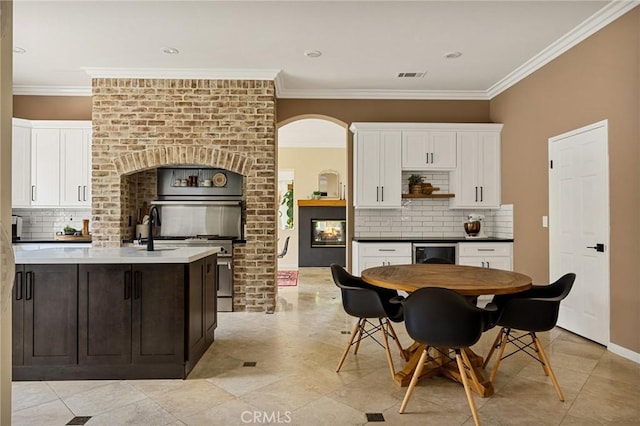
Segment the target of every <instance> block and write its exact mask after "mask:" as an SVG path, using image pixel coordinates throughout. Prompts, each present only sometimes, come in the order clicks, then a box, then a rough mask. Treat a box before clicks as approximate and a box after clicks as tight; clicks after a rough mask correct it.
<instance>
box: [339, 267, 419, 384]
mask: <svg viewBox="0 0 640 426" xmlns="http://www.w3.org/2000/svg"><path fill="white" fill-rule="evenodd" d="M331 275H332V276H333V281H334V282H335V284H336V286H338V288H340V291H341V293H342V306H343V307H344V310H345V312H346V313H347V314H349V315H351V316H353V317H356V318H358V321H357V322H356V324H355V325H354V327H353V330H352V331H351V335H350V337H349V341H348V343H347V346H346V348H345V350H344V352H343V353H342V357H341V358H340V361H339V362H338V367H337V368H336V372H339V371H340V368H342V364H343V363H344V361H345V359H346V358H347V354H348V353H349V349H351V346H354V345H355V348H354V351H353V353H354V355H355V354H357V353H358V349H359V347H360V342H361V341H362V340H363V339H365V338H367V337H371V338H372V339H373V340H374V341H375V342H376V343H377V344H379V345H380V346H382V347H384V349H385V351H386V353H387V363H388V364H389V370H390V372H391V377H392V378H393V377H394V376H395V368H394V366H393V359H392V357H391V351H390V350H389V341H388V337H390V338H391V339H392V340H394V341H395V342H396V345H397V346H398V349H399V350H400V354H401V356H402V357H403V358H404V359H405V360H407V359H408V356H407V354H406V353H405V351H404V350H403V349H402V346H401V345H400V341H399V340H398V336H397V334H396V332H395V330H394V329H393V326H392V325H391V322H390V321H394V322H401V321H402V320H403V317H404V316H403V308H402V305H400V304H397V303H396V304H394V303H391V302H390V301H389V300H390V299H391V298H393V297H397V296H398V293H397V292H396V291H394V290H387V289H383V288H378V287H375V286H372V285H370V284H367V283H366V282H364V281H363V280H362V279H361V278H360V277H356V276H353V275H351V274H350V273H348V272H347V271H346V270H345V269H344V268H343V267H342V266H340V265H338V264H335V263H334V264H332V265H331ZM370 319H377V320H378V323H377V324H375V323H373V322H371V321H370ZM377 332H381V335H382V342H383V343H380V342H379V341H378V340H377V339H376V337H375V334H376V333H377Z"/></svg>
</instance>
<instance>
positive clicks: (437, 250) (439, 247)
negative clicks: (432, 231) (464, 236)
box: [411, 243, 458, 263]
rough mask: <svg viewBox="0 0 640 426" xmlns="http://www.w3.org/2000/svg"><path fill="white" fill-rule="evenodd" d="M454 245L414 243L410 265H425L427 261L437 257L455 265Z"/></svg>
mask: <svg viewBox="0 0 640 426" xmlns="http://www.w3.org/2000/svg"><path fill="white" fill-rule="evenodd" d="M457 246H458V245H457V244H456V243H414V244H413V247H412V259H411V261H412V263H426V261H427V259H431V258H432V257H439V258H443V259H447V260H450V261H451V263H456V247H457Z"/></svg>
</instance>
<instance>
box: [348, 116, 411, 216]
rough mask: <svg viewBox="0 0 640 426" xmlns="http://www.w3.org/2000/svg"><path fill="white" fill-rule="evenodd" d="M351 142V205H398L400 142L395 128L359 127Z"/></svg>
mask: <svg viewBox="0 0 640 426" xmlns="http://www.w3.org/2000/svg"><path fill="white" fill-rule="evenodd" d="M354 126H355V125H353V126H352V127H351V130H352V131H354V133H355V143H354V156H353V165H354V185H355V187H354V205H355V207H358V208H398V207H400V205H401V192H402V189H401V182H400V181H401V176H402V170H401V145H402V137H401V133H400V132H399V131H386V130H360V129H358V128H357V127H354Z"/></svg>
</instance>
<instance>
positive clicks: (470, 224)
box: [464, 220, 481, 237]
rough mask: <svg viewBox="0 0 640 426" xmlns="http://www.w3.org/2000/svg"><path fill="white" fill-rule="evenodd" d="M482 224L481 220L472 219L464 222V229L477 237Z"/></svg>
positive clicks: (468, 233) (471, 235)
mask: <svg viewBox="0 0 640 426" xmlns="http://www.w3.org/2000/svg"><path fill="white" fill-rule="evenodd" d="M480 226H481V225H480V221H479V220H470V221H467V222H465V223H464V231H465V232H466V233H467V235H469V236H470V237H475V236H476V235H478V233H479V232H480Z"/></svg>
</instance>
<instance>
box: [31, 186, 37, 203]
mask: <svg viewBox="0 0 640 426" xmlns="http://www.w3.org/2000/svg"><path fill="white" fill-rule="evenodd" d="M35 200H36V186H35V185H31V201H35Z"/></svg>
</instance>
